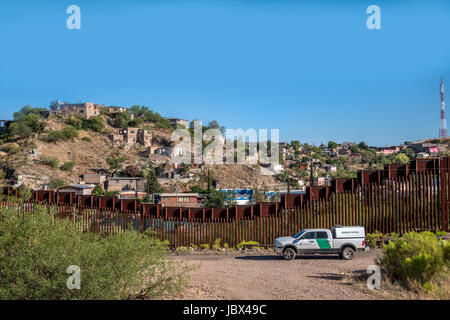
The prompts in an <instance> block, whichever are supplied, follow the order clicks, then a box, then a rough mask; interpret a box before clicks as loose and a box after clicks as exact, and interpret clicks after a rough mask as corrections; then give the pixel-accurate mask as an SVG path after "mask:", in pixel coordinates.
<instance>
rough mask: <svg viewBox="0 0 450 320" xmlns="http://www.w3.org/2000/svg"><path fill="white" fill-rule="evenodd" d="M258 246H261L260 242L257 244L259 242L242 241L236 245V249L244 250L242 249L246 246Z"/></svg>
mask: <svg viewBox="0 0 450 320" xmlns="http://www.w3.org/2000/svg"><path fill="white" fill-rule="evenodd" d="M258 244H259V242H257V241H245V240H242V241H241V242H239V243H238V244H237V245H236V248H237V249H242V248H244V245H258Z"/></svg>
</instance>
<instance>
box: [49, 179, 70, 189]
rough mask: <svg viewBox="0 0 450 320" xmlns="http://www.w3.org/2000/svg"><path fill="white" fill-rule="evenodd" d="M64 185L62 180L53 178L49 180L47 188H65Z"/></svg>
mask: <svg viewBox="0 0 450 320" xmlns="http://www.w3.org/2000/svg"><path fill="white" fill-rule="evenodd" d="M65 185H66V182H65V181H64V180H63V179H59V178H54V179H51V180H50V182H49V184H48V187H49V188H50V189H57V188H60V187H63V186H65Z"/></svg>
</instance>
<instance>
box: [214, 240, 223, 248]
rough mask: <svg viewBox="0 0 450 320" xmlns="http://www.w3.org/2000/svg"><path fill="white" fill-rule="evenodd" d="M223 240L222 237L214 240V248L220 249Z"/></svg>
mask: <svg viewBox="0 0 450 320" xmlns="http://www.w3.org/2000/svg"><path fill="white" fill-rule="evenodd" d="M221 242H222V239H220V238H218V239H216V240H214V242H213V245H212V248H213V249H214V250H219V249H220V248H221V247H220V243H221Z"/></svg>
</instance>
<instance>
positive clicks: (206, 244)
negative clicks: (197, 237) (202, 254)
mask: <svg viewBox="0 0 450 320" xmlns="http://www.w3.org/2000/svg"><path fill="white" fill-rule="evenodd" d="M200 249H203V250H208V249H209V243H202V244H200Z"/></svg>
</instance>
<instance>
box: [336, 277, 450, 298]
mask: <svg viewBox="0 0 450 320" xmlns="http://www.w3.org/2000/svg"><path fill="white" fill-rule="evenodd" d="M368 276H369V275H367V274H366V273H365V272H358V273H355V274H352V275H348V276H347V277H344V278H343V279H342V282H343V283H344V284H346V285H351V286H353V287H354V288H356V289H357V290H359V291H361V292H363V293H367V294H371V295H373V296H375V297H377V298H379V299H386V300H449V299H450V275H449V274H448V273H446V274H444V275H443V276H442V278H441V279H440V281H439V282H440V283H439V284H438V283H433V284H432V285H431V288H430V289H428V290H426V289H425V288H423V287H421V286H419V285H418V284H416V283H413V282H409V283H403V284H402V283H399V282H393V281H391V280H390V279H388V278H387V277H383V278H382V280H381V289H380V290H376V289H370V288H368V287H367V284H366V281H367V278H368Z"/></svg>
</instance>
